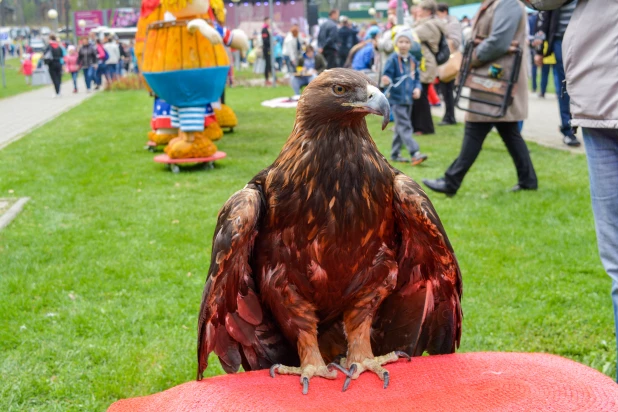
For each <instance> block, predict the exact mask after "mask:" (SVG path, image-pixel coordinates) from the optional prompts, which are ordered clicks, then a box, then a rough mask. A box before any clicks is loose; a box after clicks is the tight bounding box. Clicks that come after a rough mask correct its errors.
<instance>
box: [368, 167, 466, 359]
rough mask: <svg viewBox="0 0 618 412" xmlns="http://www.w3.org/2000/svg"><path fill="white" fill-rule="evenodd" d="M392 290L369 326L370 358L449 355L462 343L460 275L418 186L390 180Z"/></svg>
mask: <svg viewBox="0 0 618 412" xmlns="http://www.w3.org/2000/svg"><path fill="white" fill-rule="evenodd" d="M393 202H394V210H395V225H396V230H397V232H398V235H399V239H400V240H399V251H398V256H397V260H398V265H399V274H398V277H397V286H396V288H395V290H394V291H393V293H392V294H391V295H389V297H387V298H386V299H385V300H384V302H383V303H382V305H381V306H380V308H379V309H378V314H377V317H376V320H375V322H374V329H373V332H372V342H373V345H374V349H375V351H374V353H376V354H377V355H378V354H379V355H381V354H385V353H388V352H390V351H393V350H404V351H406V352H408V353H409V354H411V355H413V356H414V355H416V356H418V355H421V354H422V353H423V352H425V351H427V352H429V353H430V354H443V353H452V352H454V351H455V349H456V348H457V347H459V340H460V338H461V321H462V316H463V315H462V311H461V304H460V299H461V295H462V284H461V272H460V270H459V265H458V264H457V259H456V258H455V253H454V252H453V248H452V247H451V244H450V242H449V240H448V237H447V236H446V233H445V232H444V228H443V227H442V223H441V222H440V218H438V215H437V213H436V211H435V209H434V208H433V205H432V204H431V202H430V201H429V199H428V198H427V195H426V194H425V192H423V190H422V189H421V188H420V186H419V185H418V184H417V183H416V182H414V181H413V180H412V179H410V178H409V177H407V176H405V175H403V174H398V175H396V176H395V179H394V200H393Z"/></svg>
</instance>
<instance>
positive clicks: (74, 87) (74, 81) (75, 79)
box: [71, 71, 79, 90]
mask: <svg viewBox="0 0 618 412" xmlns="http://www.w3.org/2000/svg"><path fill="white" fill-rule="evenodd" d="M78 74H79V71H76V72H71V77H72V78H73V89H75V90H77V75H78Z"/></svg>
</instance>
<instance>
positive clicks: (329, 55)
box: [322, 49, 339, 69]
mask: <svg viewBox="0 0 618 412" xmlns="http://www.w3.org/2000/svg"><path fill="white" fill-rule="evenodd" d="M322 56H324V60H326V67H327V68H328V69H334V68H335V67H339V62H338V61H337V50H335V49H324V51H323V53H322Z"/></svg>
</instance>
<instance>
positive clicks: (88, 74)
mask: <svg viewBox="0 0 618 412" xmlns="http://www.w3.org/2000/svg"><path fill="white" fill-rule="evenodd" d="M82 70H83V71H84V81H85V82H86V89H87V90H90V84H92V82H93V81H94V67H93V66H90V67H85V68H84V69H82Z"/></svg>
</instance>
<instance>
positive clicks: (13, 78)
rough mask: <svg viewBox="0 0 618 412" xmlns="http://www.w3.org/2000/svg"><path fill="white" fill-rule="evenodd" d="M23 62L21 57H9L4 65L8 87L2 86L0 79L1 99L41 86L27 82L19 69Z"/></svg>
mask: <svg viewBox="0 0 618 412" xmlns="http://www.w3.org/2000/svg"><path fill="white" fill-rule="evenodd" d="M20 67H21V64H20V62H19V59H8V60H7V61H6V66H5V67H4V70H5V76H6V87H2V83H1V79H0V99H2V98H3V97H9V96H14V95H16V94H20V93H23V92H28V91H30V90H34V89H38V88H39V87H41V86H30V85H28V84H26V79H25V77H24V75H23V74H22V73H21V72H20V71H19V69H20Z"/></svg>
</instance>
